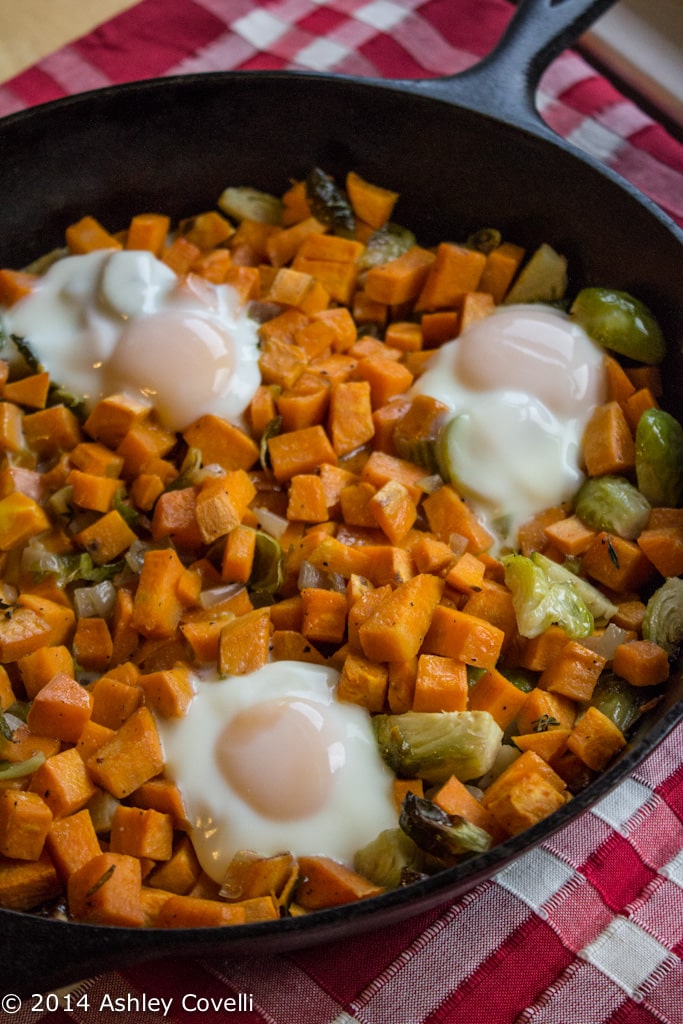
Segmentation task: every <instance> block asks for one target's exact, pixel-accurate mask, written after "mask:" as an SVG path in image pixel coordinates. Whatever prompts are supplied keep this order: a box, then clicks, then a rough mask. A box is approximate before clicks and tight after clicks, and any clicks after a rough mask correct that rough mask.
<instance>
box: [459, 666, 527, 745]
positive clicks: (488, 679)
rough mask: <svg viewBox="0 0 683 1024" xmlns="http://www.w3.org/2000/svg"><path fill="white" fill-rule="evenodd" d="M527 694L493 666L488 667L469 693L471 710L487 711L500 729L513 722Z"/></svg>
mask: <svg viewBox="0 0 683 1024" xmlns="http://www.w3.org/2000/svg"><path fill="white" fill-rule="evenodd" d="M526 699H527V694H526V693H525V692H524V690H521V689H520V688H519V687H518V686H515V684H514V683H511V682H510V680H509V679H506V677H505V676H504V675H503V674H502V673H501V672H499V671H498V670H497V669H495V668H490V669H488V670H487V671H486V672H484V674H483V675H482V676H480V677H479V679H477V681H476V683H474V685H473V686H472V688H471V690H470V693H469V708H470V709H471V710H472V711H488V712H489V714H491V715H493V717H494V718H495V720H496V722H497V723H498V725H499V726H500V727H501V729H503V730H505V729H507V727H508V726H509V725H510V724H511V723H512V722H514V720H515V719H516V717H517V714H518V713H519V711H520V710H521V708H522V707H523V705H524V703H525V701H526Z"/></svg>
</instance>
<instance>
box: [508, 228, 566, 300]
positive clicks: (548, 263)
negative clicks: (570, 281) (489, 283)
mask: <svg viewBox="0 0 683 1024" xmlns="http://www.w3.org/2000/svg"><path fill="white" fill-rule="evenodd" d="M566 290H567V260H566V258H565V257H564V256H561V255H560V253H558V252H555V250H554V249H553V248H552V246H550V245H548V244H547V242H544V243H543V244H542V245H540V246H539V247H538V249H536V251H535V252H534V253H532V255H531V258H530V260H529V262H528V263H527V264H526V266H524V267H522V269H521V271H520V272H519V274H518V275H517V280H516V281H515V282H514V284H513V285H512V288H510V290H509V292H508V293H507V295H506V296H505V304H506V305H510V304H512V303H515V302H557V300H558V299H561V298H563V296H564V293H565V292H566Z"/></svg>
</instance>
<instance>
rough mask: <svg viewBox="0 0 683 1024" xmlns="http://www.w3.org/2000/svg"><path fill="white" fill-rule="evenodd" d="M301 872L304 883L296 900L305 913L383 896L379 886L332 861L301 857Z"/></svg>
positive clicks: (321, 858) (300, 886) (301, 884)
mask: <svg viewBox="0 0 683 1024" xmlns="http://www.w3.org/2000/svg"><path fill="white" fill-rule="evenodd" d="M299 869H300V873H301V881H300V882H299V884H298V885H297V887H296V894H295V900H296V902H297V903H298V904H299V905H300V906H302V907H304V908H305V909H306V910H321V909H322V908H323V907H337V906H340V905H341V904H344V903H352V902H355V901H356V900H359V899H367V898H368V897H369V896H377V895H379V894H380V893H381V892H383V889H382V888H381V887H380V886H377V885H374V884H373V883H372V882H369V881H368V880H367V878H363V877H362V876H361V875H358V874H356V872H355V871H351V870H350V868H347V867H344V866H343V865H342V864H338V863H337V862H336V861H333V860H331V859H330V858H329V857H299Z"/></svg>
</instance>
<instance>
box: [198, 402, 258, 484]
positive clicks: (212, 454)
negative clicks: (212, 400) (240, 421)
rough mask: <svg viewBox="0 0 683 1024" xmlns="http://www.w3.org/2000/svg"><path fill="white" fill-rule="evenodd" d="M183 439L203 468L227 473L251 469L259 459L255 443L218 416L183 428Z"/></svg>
mask: <svg viewBox="0 0 683 1024" xmlns="http://www.w3.org/2000/svg"><path fill="white" fill-rule="evenodd" d="M183 437H184V439H185V441H186V442H187V443H188V445H189V446H190V447H191V448H198V449H199V450H200V452H201V453H202V462H203V464H204V465H205V466H208V465H213V464H216V465H218V466H221V467H222V468H223V469H225V470H228V471H229V470H232V469H251V467H252V466H253V465H254V463H255V462H256V461H257V459H258V457H259V449H258V445H257V444H256V442H255V441H253V440H252V439H251V438H250V437H249V435H248V434H245V432H244V431H243V430H240V429H239V427H235V426H233V425H232V424H231V423H228V421H227V420H224V419H221V417H220V416H214V415H212V414H207V415H206V416H201V417H200V418H199V419H198V420H196V421H195V422H194V423H192V424H190V426H189V427H187V429H186V430H185V431H184V432H183Z"/></svg>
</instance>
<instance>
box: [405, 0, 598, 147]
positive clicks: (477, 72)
mask: <svg viewBox="0 0 683 1024" xmlns="http://www.w3.org/2000/svg"><path fill="white" fill-rule="evenodd" d="M614 3H615V0H519V4H518V6H517V7H516V9H515V11H514V14H513V16H512V18H511V20H510V22H509V23H508V26H507V28H506V30H505V32H504V33H503V35H502V37H501V38H500V40H499V41H498V43H497V45H496V46H495V48H494V49H493V50H492V52H491V53H489V54H488V55H487V56H486V57H484V58H483V59H482V60H481V61H479V62H478V63H477V64H474V65H473V66H472V67H471V68H468V69H467V70H466V71H461V72H460V73H459V74H456V75H450V76H446V77H443V78H434V79H421V80H420V81H419V83H416V82H413V88H414V87H415V86H416V85H417V86H418V89H419V91H420V92H423V93H425V94H426V95H429V96H432V97H434V98H436V99H442V100H448V101H450V102H452V103H457V104H460V105H462V106H466V107H469V108H470V109H473V110H477V111H479V112H480V113H484V114H493V115H495V116H496V117H498V118H499V119H502V120H509V121H512V122H513V123H515V124H518V125H522V126H525V125H527V126H529V127H533V128H534V129H536V130H538V128H539V126H542V127H543V129H545V130H546V131H547V130H548V129H546V126H545V123H544V122H543V120H542V118H541V117H540V115H539V113H538V110H537V108H536V103H535V93H536V88H537V86H538V83H539V81H540V79H541V75H542V74H543V72H544V71H545V70H546V68H547V67H548V66H549V65H550V63H551V62H552V61H553V60H554V59H555V57H557V56H559V54H560V53H562V51H563V50H565V49H567V48H568V47H570V46H572V45H573V44H574V43H575V42H576V41H577V40H578V39H579V38H580V36H581V35H582V34H583V33H584V32H585V31H586V30H587V29H588V28H590V26H591V25H592V24H593V23H594V22H595V21H597V20H598V18H599V17H600V15H602V14H604V13H605V11H607V10H608V9H609V8H610V7H612V6H614Z"/></svg>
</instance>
